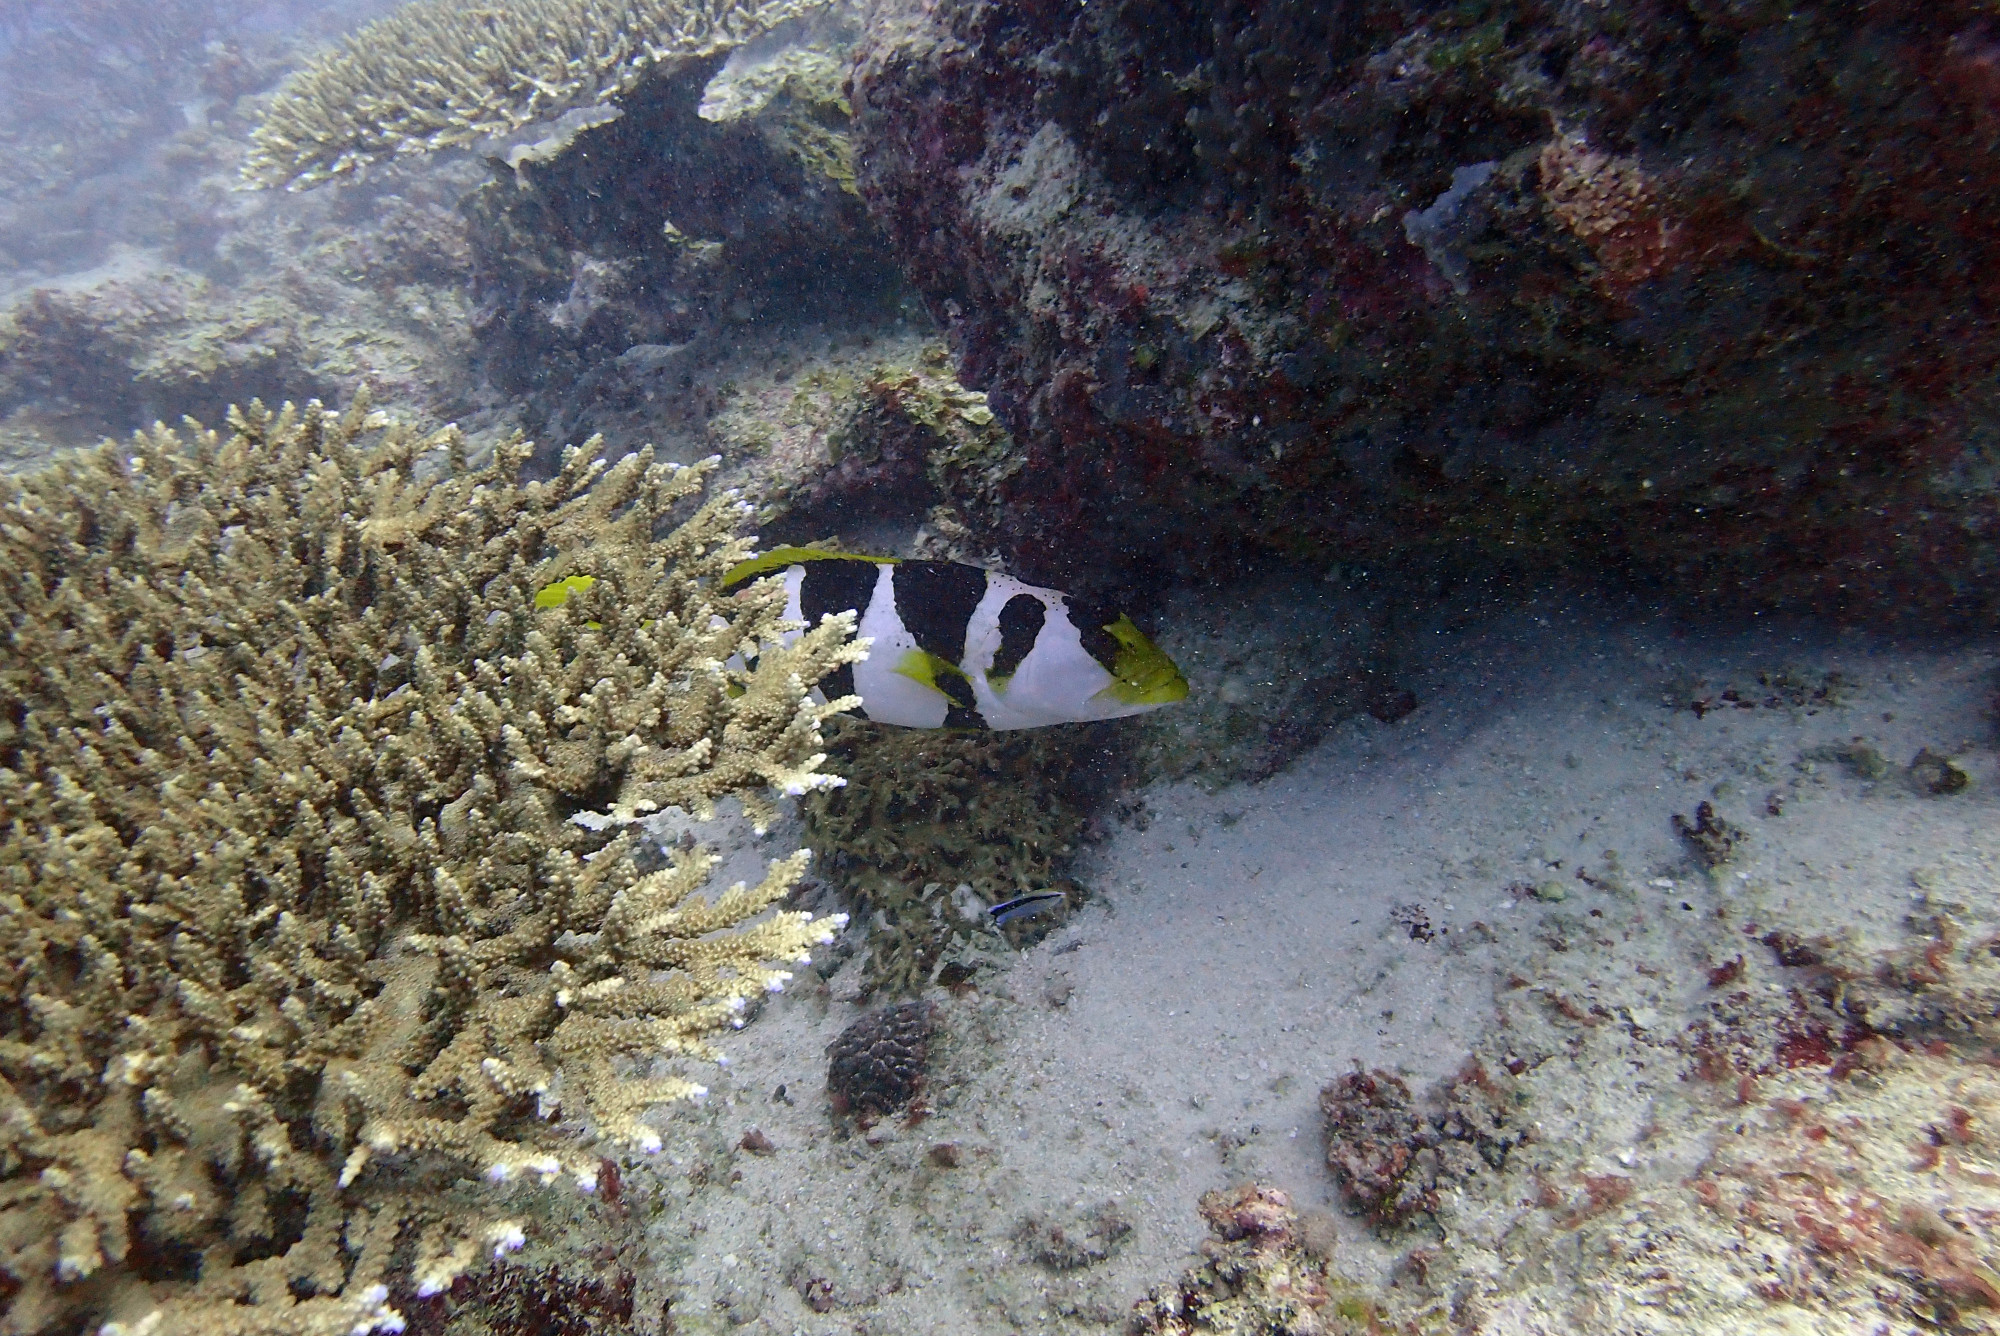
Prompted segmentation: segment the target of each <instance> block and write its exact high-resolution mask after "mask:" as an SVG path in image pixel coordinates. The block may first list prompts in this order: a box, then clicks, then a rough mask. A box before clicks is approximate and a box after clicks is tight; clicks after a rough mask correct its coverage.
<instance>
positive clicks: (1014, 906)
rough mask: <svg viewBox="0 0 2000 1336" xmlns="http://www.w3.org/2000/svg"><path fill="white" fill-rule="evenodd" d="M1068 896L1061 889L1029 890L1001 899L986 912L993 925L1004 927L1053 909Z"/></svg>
mask: <svg viewBox="0 0 2000 1336" xmlns="http://www.w3.org/2000/svg"><path fill="white" fill-rule="evenodd" d="M1068 898H1069V897H1068V896H1066V895H1064V894H1063V893H1062V892H1061V891H1030V892H1029V893H1028V894H1026V895H1017V896H1015V897H1014V898H1013V899H1012V900H1002V901H1001V902H1000V903H999V904H997V905H992V906H990V907H989V908H988V909H987V911H986V912H987V913H989V914H991V915H992V916H993V926H994V927H996V928H1004V927H1006V926H1007V925H1008V924H1009V923H1013V922H1016V921H1018V920H1020V919H1029V918H1033V917H1034V916H1035V915H1037V914H1039V913H1042V912H1043V911H1044V910H1049V909H1054V908H1055V907H1056V906H1057V905H1059V904H1062V903H1063V902H1064V901H1065V900H1067V899H1068Z"/></svg>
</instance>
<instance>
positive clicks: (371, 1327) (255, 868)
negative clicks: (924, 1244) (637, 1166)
mask: <svg viewBox="0 0 2000 1336" xmlns="http://www.w3.org/2000/svg"><path fill="white" fill-rule="evenodd" d="M528 450H529V447H528V446H527V445H526V444H525V443H524V442H521V441H519V440H513V441H508V442H504V443H502V444H501V445H500V446H498V447H497V448H496V449H495V450H494V452H493V454H492V456H491V457H490V459H488V460H487V461H486V462H485V463H484V464H482V465H478V466H473V465H472V464H470V463H469V462H468V460H467V459H466V452H465V448H464V442H463V440H462V438H461V437H460V436H459V435H458V434H457V433H456V431H455V430H452V429H445V430H443V431H440V432H437V433H434V434H430V435H424V434H421V433H418V432H415V431H413V430H410V429H407V428H404V427H401V426H398V425H395V424H392V423H390V422H388V421H386V420H384V419H383V418H381V417H380V416H378V415H371V414H369V413H367V412H366V411H365V406H364V405H361V404H357V405H355V406H354V407H352V408H350V409H349V410H348V411H347V412H345V413H340V414H336V413H333V412H330V411H328V410H325V409H323V408H321V407H320V406H319V405H318V404H316V403H315V404H311V405H308V406H307V407H306V408H305V409H303V410H295V409H293V408H291V407H289V406H288V407H286V408H285V409H284V410H283V411H281V412H277V413H273V412H270V411H267V410H265V409H264V408H263V407H261V406H260V405H256V404H253V405H252V406H251V407H250V408H249V409H247V410H243V411H241V412H235V413H232V415H231V419H230V430H229V431H228V432H227V433H219V432H214V431H207V430H202V429H200V428H198V427H196V426H194V425H192V424H191V425H190V427H189V429H188V431H187V432H186V433H185V434H180V433H176V432H173V431H170V430H168V429H166V428H164V427H160V428H155V429H154V430H153V431H151V432H149V433H145V434H143V435H140V436H137V437H134V438H133V439H132V440H130V441H129V442H126V443H124V444H117V443H107V444H105V445H104V446H103V447H101V448H99V449H97V450H95V451H92V452H88V453H84V454H81V455H77V456H73V457H67V458H64V459H61V460H59V461H58V462H57V463H56V464H54V465H52V466H51V467H49V468H47V469H45V470H43V471H40V472H37V473H34V474H31V475H26V476H23V477H20V478H18V479H14V480H10V481H7V482H5V483H4V484H0V613H3V614H4V619H5V626H6V633H7V644H6V649H5V652H4V657H0V809H4V811H5V813H6V819H5V825H4V828H0V906H4V916H0V1277H4V1282H3V1283H4V1288H5V1292H6V1296H7V1313H6V1317H5V1319H4V1330H5V1331H7V1332H8V1333H20V1334H22V1336H32V1334H33V1333H41V1332H53V1331H59V1330H73V1329H75V1324H76V1323H77V1322H78V1321H79V1320H84V1319H87V1320H89V1321H92V1322H99V1323H106V1324H108V1325H107V1326H106V1327H105V1330H106V1331H118V1332H129V1333H137V1332H148V1333H159V1334H160V1336H165V1333H168V1332H180V1331H189V1332H192V1331H198V1330H215V1331H222V1332H234V1331H244V1330H250V1329H257V1330H270V1331H285V1332H298V1333H307V1332H353V1333H357V1334H358V1333H366V1332H369V1331H387V1330H394V1329H397V1327H398V1326H399V1325H400V1323H401V1319H400V1318H399V1317H398V1315H397V1314H396V1312H395V1310H394V1309H393V1308H392V1307H391V1306H390V1304H389V1302H388V1297H387V1296H388V1294H389V1293H390V1288H391V1287H392V1286H398V1285H404V1284H414V1285H415V1287H416V1293H417V1294H418V1295H419V1296H424V1295H430V1294H435V1293H437V1292H439V1291H441V1290H443V1289H444V1288H445V1287H447V1286H449V1285H450V1284H451V1283H452V1281H453V1280H454V1278H455V1277H457V1276H459V1275H461V1274H463V1273H465V1272H467V1271H468V1269H470V1268H472V1267H473V1266H474V1265H475V1264H476V1263H477V1262H479V1260H480V1259H481V1258H482V1257H484V1256H486V1255H488V1254H494V1253H500V1252H506V1251H508V1250H510V1249H513V1248H515V1247H518V1246H520V1244H521V1242H522V1233H523V1224H522V1220H523V1215H522V1211H523V1209H524V1208H523V1206H522V1203H521V1201H520V1199H519V1194H520V1191H521V1190H520V1189H519V1188H509V1187H508V1186H507V1185H508V1184H509V1183H510V1182H517V1181H518V1182H520V1183H534V1182H539V1183H541V1184H549V1183H551V1182H553V1181H555V1180H557V1179H567V1180H570V1181H572V1182H574V1183H575V1184H577V1185H578V1186H580V1187H582V1188H584V1189H585V1190H591V1189H594V1188H595V1187H596V1186H597V1185H598V1183H599V1179H600V1175H601V1173H602V1170H601V1165H602V1163H603V1161H602V1160H601V1158H600V1156H601V1154H602V1152H601V1151H600V1150H598V1149H596V1148H588V1149H587V1148H586V1147H587V1144H588V1143H587V1142H586V1141H585V1140H584V1138H586V1137H590V1136H594V1137H596V1138H598V1139H599V1140H600V1141H601V1142H602V1143H604V1145H606V1146H618V1145H623V1146H628V1147H633V1148H637V1149H639V1150H642V1151H643V1150H646V1149H649V1148H652V1147H655V1146H657V1145H658V1144H659V1137H658V1135H657V1134H656V1133H655V1132H654V1131H653V1130H652V1129H651V1128H649V1127H648V1126H647V1125H646V1123H645V1122H644V1121H643V1115H644V1114H645V1113H646V1112H647V1110H648V1109H649V1108H651V1107H653V1106H655V1105H659V1104H662V1103H666V1102H669V1101H674V1100H680V1099H685V1098H689V1097H691V1096H695V1095H698V1094H699V1093H701V1087H699V1086H698V1085H696V1084H695V1083H694V1082H693V1081H691V1080H689V1079H687V1078H686V1077H685V1076H683V1075H679V1074H676V1073H674V1072H672V1071H655V1070H653V1064H654V1063H655V1062H656V1061H657V1060H659V1059H661V1058H667V1059H672V1058H693V1059H710V1058H715V1057H717V1056H718V1055H717V1053H716V1050H715V1049H714V1047H713V1045H712V1043H711V1038H712V1036H713V1035H714V1034H715V1033H716V1032H717V1031H719V1030H722V1029H726V1028H729V1027H731V1026H734V1025H739V1024H741V1023H742V1018H743V1011H744V1008H745V1005H746V1003H747V1002H748V1001H749V1000H750V999H752V998H754V997H757V996H761V995H762V994H763V993H764V992H765V991H766V990H767V989H773V988H776V987H778V986H780V985H781V984H782V983H783V981H784V979H785V978H787V977H788V975H787V974H786V973H785V971H784V970H782V969H780V968H778V965H777V963H775V962H789V961H793V960H796V959H799V958H801V957H802V956H803V955H804V953H805V952H806V950H807V948H808V947H809V946H810V945H811V944H813V943H815V942H823V941H826V940H828V939H829V937H830V936H831V932H832V930H833V929H834V928H835V927H837V923H835V922H830V921H827V920H815V921H808V920H809V919H810V916H809V915H804V914H800V913H796V912H779V913H774V914H766V913H765V911H766V910H767V909H769V908H770V907H771V906H772V905H773V904H774V903H775V902H777V901H778V900H779V899H781V898H782V897H783V896H785V894H786V893H787V892H788V890H789V889H790V888H791V886H792V885H793V884H794V883H795V882H796V881H797V879H798V878H799V876H800V875H801V874H802V872H803V870H804V867H805V861H806V856H805V855H804V854H803V853H800V854H796V855H793V856H792V857H789V858H785V859H781V860H778V861H776V862H774V863H773V864H772V865H771V867H770V871H769V875H768V876H767V877H766V878H765V879H764V880H763V882H762V883H761V884H759V885H757V886H754V887H749V886H745V885H743V884H738V885H737V886H735V887H732V888H731V889H729V890H728V891H726V892H723V893H721V894H718V895H713V896H711V897H710V898H707V899H703V898H702V897H701V896H699V895H697V894H696V892H697V891H698V890H699V889H700V888H701V887H702V886H703V884H704V882H705V880H706V878H707V875H708V872H709V869H710V866H711V864H712V861H713V860H712V859H711V857H710V856H709V855H707V854H705V853H704V852H702V851H700V850H698V849H695V850H691V851H678V852H677V854H676V856H675V857H674V858H673V860H672V863H671V865H670V866H668V867H666V868H663V869H661V870H659V871H656V872H652V873H649V874H644V875H642V874H641V873H640V871H639V869H638V867H637V866H636V865H635V863H634V860H633V857H632V853H633V846H632V842H631V840H630V839H629V838H628V837H627V836H625V835H623V834H622V833H620V827H621V823H622V822H623V821H625V820H629V819H631V818H633V817H636V816H637V815H638V814H639V813H642V812H644V811H647V810H650V809H652V808H655V807H661V806H665V805H669V804H673V805H678V806H681V807H684V808H687V809H689V810H690V811H693V812H696V813H701V812H703V811H706V810H708V809H710V808H711V807H712V804H713V803H714V802H715V801H716V800H717V799H719V798H722V797H724V796H726V795H735V796H737V797H739V798H740V799H741V800H742V801H743V802H744V804H745V806H746V808H748V809H749V810H750V811H751V812H752V813H753V815H757V814H764V813H768V811H769V810H770V801H769V799H768V797H767V796H766V795H767V794H768V793H769V791H770V790H772V789H777V790H783V791H789V792H794V793H796V792H802V791H806V790H810V789H813V788H817V787H821V786H824V785H827V784H830V783H837V782H838V781H837V780H834V779H832V778H831V777H829V776H826V775H823V774H820V773H818V771H817V767H818V765H819V763H820V762H821V760H822V759H823V756H822V752H821V748H820V734H819V729H820V723H821V720H822V718H823V717H824V716H825V715H826V714H827V713H828V711H829V708H831V707H828V706H822V705H816V704H815V703H814V702H813V701H812V699H811V698H810V695H809V689H810V687H811V684H812V683H813V682H814V681H816V680H817V679H818V678H819V677H820V676H822V675H823V674H825V673H826V672H829V671H831V670H832V669H833V668H835V667H836V666H838V665H839V664H841V663H844V662H849V661H851V660H852V659H853V657H854V656H855V655H857V654H858V653H859V652H860V651H859V649H858V647H857V646H855V645H854V644H853V642H852V641H851V640H850V638H849V636H850V628H849V626H848V625H847V624H846V622H845V620H844V619H841V618H829V619H827V620H826V621H825V622H823V623H822V624H821V625H820V626H818V627H816V628H812V629H809V630H807V631H806V632H805V633H804V635H803V636H802V637H801V638H800V639H799V640H798V641H797V642H796V643H795V644H794V645H793V646H791V647H789V648H783V647H779V646H777V645H776V644H775V643H770V642H775V641H776V639H777V636H778V633H779V631H780V629H781V628H782V627H783V626H784V625H785V623H784V622H783V621H782V606H781V602H777V601H774V599H781V595H780V594H779V592H778V591H777V590H776V589H775V588H774V587H768V586H758V587H753V588H752V589H750V590H748V591H745V592H744V593H743V594H741V595H738V596H735V597H729V598H725V597H721V596H719V595H717V594H716V593H715V592H714V585H715V581H716V580H717V579H718V578H719V576H720V575H721V574H722V573H723V572H724V571H726V570H727V569H728V568H729V566H730V565H732V564H733V563H735V562H737V561H739V560H741V559H742V558H743V557H744V556H745V555H746V554H747V553H748V551H749V550H750V544H749V540H747V539H745V538H742V537H740V536H738V535H737V534H736V533H735V526H736V524H737V523H738V522H739V521H740V519H741V518H742V516H743V514H744V511H745V506H744V503H742V502H741V501H740V500H739V499H737V498H735V497H733V496H729V495H722V496H717V497H713V498H711V499H709V500H708V501H707V502H706V503H704V504H702V505H700V506H699V507H698V508H694V509H692V513H691V514H687V512H688V511H689V510H690V506H691V499H692V498H693V497H694V495H695V493H696V492H697V491H698V490H699V488H700V485H701V479H702V476H703V474H704V472H705V468H704V467H694V468H680V467H675V466H670V465H666V464H661V463H656V462H654V461H653V460H652V459H651V457H650V454H649V453H647V452H641V453H639V454H636V455H631V456H628V457H626V458H625V459H623V460H622V461H620V462H618V463H615V464H611V465H609V466H607V465H605V464H604V463H602V462H601V461H593V459H592V458H591V454H592V452H591V451H589V450H573V451H571V452H570V453H569V454H568V455H567V456H566V457H565V460H564V464H563V467H562V470H561V472H560V473H559V474H558V475H557V476H556V477H555V478H554V479H552V480H549V481H546V482H537V483H531V484H522V483H519V482H517V481H516V474H517V473H518V471H519V468H520V465H521V463H522V461H523V460H524V459H525V458H526V456H527V453H528ZM680 514H687V517H686V518H685V519H684V520H683V522H682V523H681V524H680V525H679V527H677V528H673V529H672V530H671V532H665V533H664V536H656V534H658V533H661V532H662V531H663V530H664V524H665V521H666V520H667V519H668V518H669V517H670V515H680ZM558 583H561V584H562V585H563V587H564V588H566V589H568V590H570V591H571V593H570V597H569V598H568V600H567V602H566V603H565V605H564V606H561V607H555V608H551V607H548V606H546V604H547V603H548V602H549V601H550V600H547V599H538V597H537V595H538V593H540V592H542V591H544V590H546V589H547V588H548V587H550V586H551V585H554V584H558ZM752 642H765V643H766V648H765V649H764V650H763V652H762V653H761V655H759V656H757V660H756V666H755V668H754V670H742V669H740V668H731V667H729V666H727V665H728V661H730V660H731V658H732V656H734V655H736V654H737V653H738V652H739V651H740V650H742V649H743V648H744V647H745V646H746V645H748V644H750V643H752ZM836 704H837V703H836ZM591 813H597V814H599V815H598V816H597V817H596V818H593V819H588V820H579V821H573V820H571V818H572V817H584V818H588V817H590V814H591ZM481 1180H483V1182H482V1181H481Z"/></svg>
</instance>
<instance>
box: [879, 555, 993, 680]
mask: <svg viewBox="0 0 2000 1336" xmlns="http://www.w3.org/2000/svg"><path fill="white" fill-rule="evenodd" d="M895 571H896V574H895V586H894V587H895V590H896V615H897V616H898V617H900V618H901V619H902V622H903V629H904V630H906V631H908V632H909V633H910V636H911V638H912V639H914V640H915V641H916V642H917V648H918V649H921V650H923V651H924V652H925V653H927V654H931V655H934V656H936V657H937V658H940V659H943V660H944V661H945V662H946V663H949V664H954V665H955V664H959V663H963V662H964V661H965V628H966V624H967V623H969V622H970V621H971V620H972V612H973V609H975V608H977V607H978V606H979V600H980V599H982V598H985V597H986V572H985V571H983V570H981V569H979V567H977V566H962V565H960V564H959V563H958V562H955V561H906V562H903V563H902V564H900V565H898V566H897V567H896V568H895ZM938 688H939V689H940V690H942V691H944V693H945V694H946V695H947V696H952V692H951V690H950V689H949V688H948V687H946V686H945V684H944V683H943V682H942V681H940V682H939V683H938ZM953 699H954V700H956V699H957V697H956V696H953ZM965 701H966V704H967V705H970V704H971V703H972V689H971V687H970V686H967V687H966V693H965Z"/></svg>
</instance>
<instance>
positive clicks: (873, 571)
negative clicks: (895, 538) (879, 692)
mask: <svg viewBox="0 0 2000 1336" xmlns="http://www.w3.org/2000/svg"><path fill="white" fill-rule="evenodd" d="M803 565H804V566H805V578H804V579H802V580H801V581H799V615H800V616H801V617H803V618H804V619H805V623H806V625H807V626H818V625H819V620H820V618H822V617H824V616H826V615H827V614H828V613H832V612H849V611H852V612H853V613H854V614H855V616H856V617H857V618H858V617H859V616H861V615H862V614H863V613H866V612H867V611H868V600H869V599H870V598H872V597H874V594H875V581H876V579H877V577H878V576H880V575H881V573H882V567H881V564H880V563H879V562H873V561H843V560H839V559H832V558H823V559H821V560H818V561H808V562H805V563H803ZM853 680H854V676H853V674H852V673H849V674H848V681H849V682H850V683H851V682H852V681H853ZM849 689H850V690H851V689H852V688H851V687H850V688H849Z"/></svg>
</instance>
